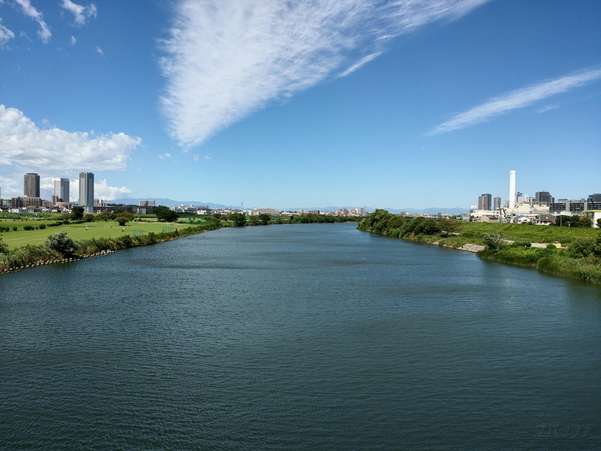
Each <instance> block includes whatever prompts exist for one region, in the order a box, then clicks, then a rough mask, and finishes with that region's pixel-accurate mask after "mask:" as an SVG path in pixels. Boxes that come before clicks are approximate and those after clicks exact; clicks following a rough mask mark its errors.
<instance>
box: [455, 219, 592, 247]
mask: <svg viewBox="0 0 601 451" xmlns="http://www.w3.org/2000/svg"><path fill="white" fill-rule="evenodd" d="M485 233H502V234H503V236H504V237H505V239H506V240H512V241H527V242H530V243H552V242H554V241H559V242H560V243H562V244H569V243H570V242H572V241H573V240H575V239H577V238H595V237H597V236H598V235H599V233H601V231H600V230H599V229H593V228H580V227H555V226H536V225H526V224H523V225H522V224H520V225H518V224H487V223H483V222H466V223H464V224H463V225H462V229H461V235H462V236H464V237H466V238H469V237H478V238H479V237H480V236H481V235H483V234H485Z"/></svg>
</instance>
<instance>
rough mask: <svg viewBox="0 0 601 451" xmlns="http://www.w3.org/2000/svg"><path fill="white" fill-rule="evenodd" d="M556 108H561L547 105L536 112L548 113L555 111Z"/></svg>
mask: <svg viewBox="0 0 601 451" xmlns="http://www.w3.org/2000/svg"><path fill="white" fill-rule="evenodd" d="M556 108H559V105H545V106H544V107H542V108H539V109H538V110H536V112H537V113H546V112H547V111H550V110H554V109H556Z"/></svg>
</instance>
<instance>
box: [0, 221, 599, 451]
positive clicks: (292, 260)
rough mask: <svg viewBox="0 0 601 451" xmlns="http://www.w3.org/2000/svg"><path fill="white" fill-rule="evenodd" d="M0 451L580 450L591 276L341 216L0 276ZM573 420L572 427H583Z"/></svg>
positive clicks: (584, 442) (590, 350)
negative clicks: (394, 234) (363, 225)
mask: <svg viewBox="0 0 601 451" xmlns="http://www.w3.org/2000/svg"><path fill="white" fill-rule="evenodd" d="M0 284H1V287H2V292H1V294H0V315H1V318H2V321H1V322H0V362H2V363H1V364H0V365H1V367H0V368H1V369H2V370H1V372H0V418H2V419H3V420H2V421H1V422H0V438H1V440H2V443H3V444H4V445H3V446H5V447H6V448H7V449H21V448H34V449H86V448H89V449H134V448H135V449H154V448H161V449H241V450H246V449H260V450H263V449H282V450H288V449H340V450H349V449H431V450H438V449H440V450H442V449H493V450H496V449H498V450H507V449H546V450H570V449H574V450H576V449H594V448H595V445H596V444H598V440H599V439H600V438H601V420H600V419H599V418H601V415H599V413H600V411H599V406H601V390H600V388H601V380H600V378H599V374H601V358H600V357H601V355H600V351H599V350H600V349H601V347H600V346H599V343H600V342H601V340H600V339H601V308H600V306H601V299H600V292H601V290H599V289H598V288H595V287H592V286H587V285H584V284H579V283H577V282H571V281H565V280H562V279H557V278H552V277H547V276H543V275H541V274H539V273H537V272H536V271H532V270H525V269H521V268H513V267H509V266H504V265H499V264H495V263H487V262H483V261H481V260H479V259H478V258H477V257H476V256H475V255H473V254H469V253H463V252H458V251H453V250H448V249H440V248H437V247H434V246H424V245H416V244H414V243H409V242H405V241H400V240H391V239H386V238H382V237H375V236H371V235H369V234H366V233H362V232H359V231H357V230H355V228H354V225H353V224H336V225H284V226H269V227H254V228H244V229H222V230H219V231H215V232H211V233H207V234H204V235H198V236H194V237H189V238H186V239H181V240H178V241H173V242H169V243H164V244H160V245H156V246H152V247H147V248H137V249H132V250H129V251H120V252H118V253H116V254H113V255H110V256H108V257H103V258H98V259H94V260H88V261H81V262H76V263H73V264H70V265H55V266H47V267H40V268H36V269H32V270H28V271H23V272H19V273H14V274H9V275H5V276H2V278H0ZM577 428H578V429H577Z"/></svg>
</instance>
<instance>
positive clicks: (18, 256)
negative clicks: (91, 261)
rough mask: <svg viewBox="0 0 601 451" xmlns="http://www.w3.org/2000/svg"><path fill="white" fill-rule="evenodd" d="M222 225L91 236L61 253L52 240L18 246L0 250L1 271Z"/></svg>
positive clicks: (82, 256)
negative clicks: (137, 233) (70, 249)
mask: <svg viewBox="0 0 601 451" xmlns="http://www.w3.org/2000/svg"><path fill="white" fill-rule="evenodd" d="M219 228H221V226H220V225H219V224H217V223H216V222H210V223H207V224H205V225H202V226H195V227H185V228H180V229H175V230H173V231H169V232H159V233H155V232H149V233H147V234H141V235H133V236H131V235H129V234H128V235H122V236H119V237H116V238H90V239H84V240H78V241H74V242H73V244H74V250H73V251H70V252H61V251H59V250H57V249H53V248H51V247H50V246H49V245H48V243H45V244H28V245H26V246H23V247H19V248H16V249H11V250H9V249H4V251H5V252H3V253H0V274H3V273H8V272H12V271H20V270H23V269H27V268H33V267H36V266H42V265H49V264H55V263H68V262H72V261H76V260H82V259H85V258H93V257H101V256H105V255H108V254H111V253H113V252H115V251H117V250H120V249H129V248H133V247H139V246H149V245H152V244H158V243H163V242H165V241H172V240H176V239H179V238H184V237H186V236H191V235H196V234H199V233H204V232H208V231H211V230H217V229H219Z"/></svg>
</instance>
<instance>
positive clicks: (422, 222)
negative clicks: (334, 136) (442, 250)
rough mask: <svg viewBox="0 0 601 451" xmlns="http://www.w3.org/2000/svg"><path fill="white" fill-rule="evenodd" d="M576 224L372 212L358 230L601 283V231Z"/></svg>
mask: <svg viewBox="0 0 601 451" xmlns="http://www.w3.org/2000/svg"><path fill="white" fill-rule="evenodd" d="M562 223H563V222H562ZM580 224H581V226H579V227H574V226H572V227H565V226H558V225H557V226H555V225H550V226H535V225H529V224H528V225H527V224H520V225H517V224H489V223H475V222H462V221H458V220H455V219H447V218H439V219H428V218H424V217H417V218H404V217H402V216H397V215H393V214H390V213H388V212H387V211H386V210H376V211H375V212H374V213H372V214H371V215H370V216H369V217H367V218H365V219H363V220H361V221H360V222H359V225H358V229H359V230H362V231H365V232H371V233H374V234H377V235H382V236H387V237H391V238H402V239H407V240H411V241H416V242H419V243H431V244H437V245H439V246H448V247H453V248H460V247H461V246H463V245H465V244H478V245H482V246H485V248H484V250H482V251H480V252H478V254H477V255H478V256H479V257H480V258H482V259H485V260H492V261H497V262H500V263H505V264H511V265H518V266H527V267H533V268H536V269H538V270H539V271H540V272H543V273H546V274H552V275H558V276H564V277H570V278H574V279H580V280H584V281H587V282H591V283H595V284H601V231H600V230H599V229H593V228H591V227H590V225H592V224H589V223H587V224H585V223H584V221H583V222H582V223H580ZM586 225H588V227H586ZM532 243H549V244H548V245H547V246H546V247H543V248H541V247H532ZM551 243H557V245H556V244H551ZM559 243H560V244H559ZM558 246H561V248H560V247H558Z"/></svg>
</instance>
